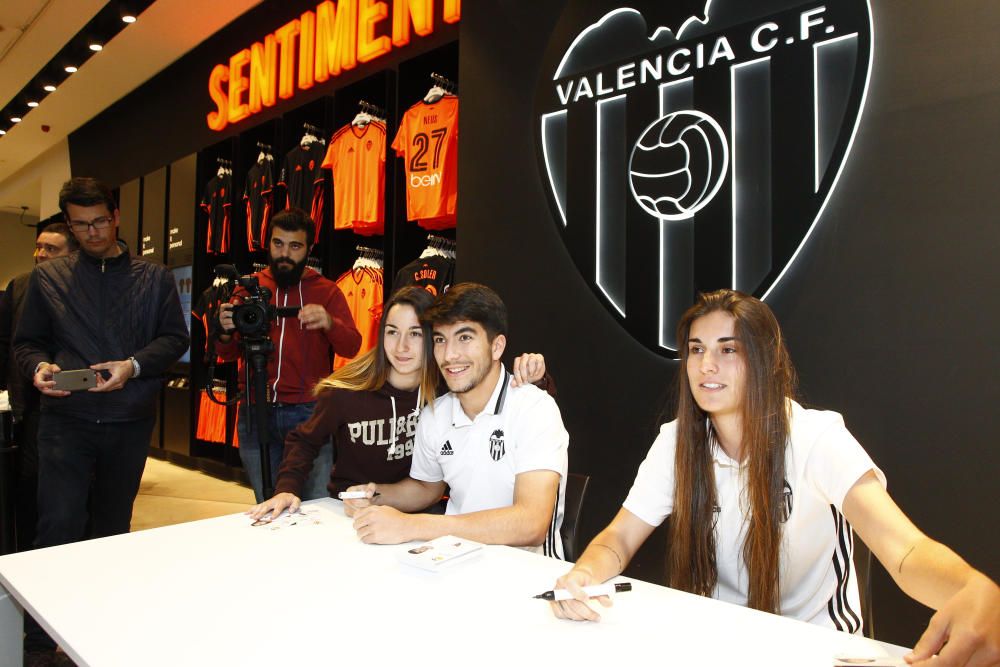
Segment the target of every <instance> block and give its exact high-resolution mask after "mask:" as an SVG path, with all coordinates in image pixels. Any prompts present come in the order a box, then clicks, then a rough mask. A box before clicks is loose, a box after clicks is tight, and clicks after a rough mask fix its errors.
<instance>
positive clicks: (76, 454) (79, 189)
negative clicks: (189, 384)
mask: <svg viewBox="0 0 1000 667" xmlns="http://www.w3.org/2000/svg"><path fill="white" fill-rule="evenodd" d="M59 207H60V209H61V210H62V212H63V214H64V215H65V217H66V222H67V224H69V226H70V229H71V230H72V231H73V234H74V235H75V236H76V238H77V240H78V241H79V242H80V252H77V253H74V254H73V255H70V256H69V257H65V258H60V259H54V260H52V261H49V262H46V263H45V264H42V265H39V266H38V267H37V268H36V269H35V271H34V272H33V273H32V276H31V280H30V282H29V285H28V292H27V295H26V297H25V307H24V313H23V314H22V316H21V321H20V322H19V324H18V328H17V333H16V334H15V337H14V349H15V354H16V358H17V363H18V366H19V367H20V368H21V370H22V372H24V373H25V374H26V375H29V376H32V377H33V381H34V385H35V387H36V388H37V389H38V390H39V391H40V392H41V393H42V398H41V415H42V416H41V423H40V425H39V431H38V454H39V479H38V498H39V507H38V513H39V519H38V537H37V539H36V545H37V546H39V547H47V546H53V545H57V544H65V543H67V542H73V541H77V540H80V539H82V538H83V537H84V529H85V526H86V523H87V518H88V517H87V498H88V494H89V492H90V488H91V479H92V478H93V498H92V503H91V505H92V509H93V514H92V516H91V517H90V518H91V523H92V527H93V532H94V535H95V536H98V537H103V536H106V535H115V534H118V533H126V532H128V530H129V523H130V521H131V518H132V503H133V501H134V500H135V496H136V493H137V492H138V490H139V480H140V478H141V476H142V470H143V467H144V466H145V462H146V454H147V452H148V447H149V439H150V435H151V433H152V428H153V421H154V419H155V411H156V404H155V402H156V397H157V394H158V392H159V391H160V387H161V385H162V381H163V377H162V376H163V373H164V372H165V371H166V370H167V369H168V368H169V367H170V366H171V365H172V364H173V363H174V362H175V361H177V359H178V358H180V356H181V355H182V354H183V353H184V351H185V350H186V349H187V347H188V334H187V327H186V325H185V323H184V316H183V314H182V312H181V307H180V301H179V299H178V296H177V288H176V287H175V285H174V280H173V278H172V277H171V274H170V273H169V271H167V269H166V268H164V267H163V266H160V265H156V264H152V263H149V262H145V261H143V260H141V259H137V258H133V257H131V256H130V255H129V253H128V251H127V250H125V249H124V248H123V247H122V246H121V245H120V244H119V243H118V240H117V236H118V234H117V231H118V221H119V212H118V205H117V204H116V202H115V200H114V196H113V195H112V193H111V190H110V189H109V188H108V187H107V186H106V185H104V184H102V183H100V182H98V181H96V180H94V179H91V178H74V179H72V180H70V181H68V182H67V183H66V184H65V185H64V186H63V189H62V191H61V192H60V193H59ZM77 369H91V370H93V371H96V386H95V387H92V388H90V389H88V390H86V391H75V392H72V393H71V392H67V391H59V390H57V389H55V385H56V383H55V380H54V377H55V376H56V375H57V374H58V373H60V372H61V371H68V370H77Z"/></svg>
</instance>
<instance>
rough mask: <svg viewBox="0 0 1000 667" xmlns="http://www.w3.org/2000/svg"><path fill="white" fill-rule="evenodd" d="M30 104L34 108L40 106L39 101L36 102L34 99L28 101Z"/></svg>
mask: <svg viewBox="0 0 1000 667" xmlns="http://www.w3.org/2000/svg"><path fill="white" fill-rule="evenodd" d="M28 106H29V107H31V108H32V109H34V108H35V107H37V106H38V102H35V101H34V100H32V101H30V102H28Z"/></svg>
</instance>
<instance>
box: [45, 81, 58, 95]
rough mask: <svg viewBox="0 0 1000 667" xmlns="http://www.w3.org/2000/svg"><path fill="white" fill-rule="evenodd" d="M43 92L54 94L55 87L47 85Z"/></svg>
mask: <svg viewBox="0 0 1000 667" xmlns="http://www.w3.org/2000/svg"><path fill="white" fill-rule="evenodd" d="M43 90H45V92H47V93H54V92H56V87H55V86H53V85H52V84H51V83H50V84H47V85H46V86H45V87H44V88H43Z"/></svg>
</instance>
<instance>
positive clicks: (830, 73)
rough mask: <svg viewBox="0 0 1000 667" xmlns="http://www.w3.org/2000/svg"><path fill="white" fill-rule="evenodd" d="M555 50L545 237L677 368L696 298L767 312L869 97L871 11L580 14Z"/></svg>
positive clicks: (764, 3)
mask: <svg viewBox="0 0 1000 667" xmlns="http://www.w3.org/2000/svg"><path fill="white" fill-rule="evenodd" d="M615 7H617V8H615ZM552 35H553V38H552V40H551V41H550V43H549V46H548V50H547V51H546V54H545V56H544V62H543V65H542V71H543V72H547V73H548V76H542V77H540V79H539V82H538V87H537V89H536V95H535V113H536V119H537V125H536V127H537V134H536V140H537V142H536V148H537V150H536V155H537V159H538V166H539V174H540V178H541V180H542V182H543V183H545V185H546V186H547V188H548V195H549V197H548V201H549V204H550V210H551V212H552V221H553V223H554V224H555V227H556V229H557V230H558V233H559V235H560V237H561V238H562V240H563V243H564V244H565V246H566V249H567V250H568V252H569V255H570V257H571V258H572V259H573V263H574V265H575V266H576V269H577V270H578V271H579V273H580V276H581V278H582V279H583V281H584V282H585V283H586V284H587V286H589V287H590V289H591V291H592V292H593V294H594V296H595V297H596V299H597V300H598V301H599V302H600V303H601V305H602V306H603V307H604V308H605V310H606V311H607V312H608V313H609V315H610V316H611V317H613V318H614V319H615V320H616V321H617V322H618V323H619V324H620V325H621V326H622V327H623V328H625V329H626V330H627V331H628V332H629V334H631V335H632V337H633V338H635V339H636V340H637V341H639V342H641V343H642V344H643V345H645V346H646V347H647V348H648V349H650V350H652V351H653V352H655V353H657V354H660V355H662V356H665V357H669V358H676V356H677V344H678V343H677V340H676V325H677V321H678V319H679V318H680V316H681V314H683V313H684V311H685V310H686V309H687V308H688V307H689V306H690V305H691V304H692V303H693V302H694V299H695V296H696V295H697V294H698V292H706V291H711V290H715V289H720V288H733V289H737V290H740V291H743V292H747V293H750V294H753V295H755V296H757V297H759V298H762V299H766V298H767V297H768V295H770V294H771V292H772V290H774V289H775V288H776V287H777V286H778V285H779V284H780V283H781V281H782V279H783V278H784V277H785V276H786V275H787V273H788V268H789V267H790V266H791V264H792V262H794V261H795V259H796V258H797V257H798V256H800V250H801V249H802V248H803V247H804V246H805V243H806V241H807V240H808V239H809V237H810V235H811V234H812V232H813V230H814V229H815V227H816V225H817V224H818V223H819V222H820V221H821V220H822V216H823V212H824V210H825V208H826V206H827V203H828V202H829V201H830V198H831V196H833V194H834V193H835V192H836V188H837V182H838V180H839V179H840V175H841V173H842V172H843V168H844V165H845V164H846V161H847V160H848V159H849V157H850V154H851V148H852V146H853V143H854V138H855V136H856V134H857V131H858V127H859V124H860V122H861V119H862V112H863V110H864V106H865V100H866V98H867V92H868V85H869V82H870V75H871V68H872V57H873V53H874V49H873V42H874V36H873V29H872V10H871V1H870V0H838V2H836V3H830V2H826V3H824V2H821V1H820V0H684V1H680V0H677V1H675V2H669V3H667V2H663V0H634V1H633V2H630V3H629V6H627V7H623V6H621V5H620V4H618V3H617V2H615V1H614V0H594V2H592V3H567V8H566V9H564V10H563V12H562V14H561V16H560V18H559V19H558V21H557V23H556V26H555V28H554V30H553V33H552Z"/></svg>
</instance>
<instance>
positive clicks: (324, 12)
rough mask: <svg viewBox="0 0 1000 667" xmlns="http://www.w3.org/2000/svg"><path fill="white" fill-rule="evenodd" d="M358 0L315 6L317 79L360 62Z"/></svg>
mask: <svg viewBox="0 0 1000 667" xmlns="http://www.w3.org/2000/svg"><path fill="white" fill-rule="evenodd" d="M357 17H358V4H357V0H340V4H339V5H334V4H333V2H332V1H331V0H326V2H321V3H320V4H319V5H317V6H316V80H317V81H326V80H327V79H329V78H330V76H337V75H338V74H340V72H341V70H345V69H353V68H354V66H355V65H356V64H357V55H358V54H357V36H358V33H357V21H358V18H357Z"/></svg>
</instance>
